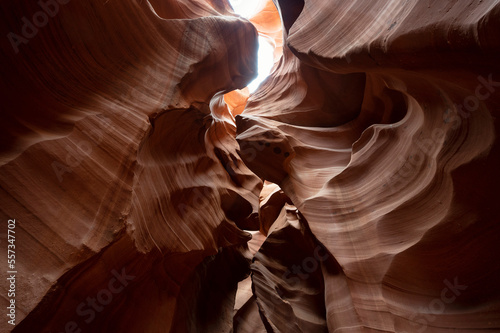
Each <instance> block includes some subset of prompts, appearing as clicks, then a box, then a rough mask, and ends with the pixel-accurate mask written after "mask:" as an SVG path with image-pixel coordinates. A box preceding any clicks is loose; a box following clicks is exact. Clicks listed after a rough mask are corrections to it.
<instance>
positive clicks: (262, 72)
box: [229, 0, 274, 93]
mask: <svg viewBox="0 0 500 333" xmlns="http://www.w3.org/2000/svg"><path fill="white" fill-rule="evenodd" d="M229 2H230V3H231V6H232V7H233V9H234V11H235V13H236V14H238V15H240V16H242V17H244V18H246V19H249V18H251V17H252V16H254V15H255V14H256V13H257V11H258V10H259V3H260V2H261V1H260V0H229ZM257 58H258V76H257V78H255V79H254V80H253V81H252V82H250V83H249V84H248V89H249V90H250V92H251V93H252V92H254V91H255V90H256V89H257V88H258V87H259V85H260V84H261V82H262V81H264V80H265V79H266V77H267V76H268V75H269V73H270V72H271V69H272V67H273V64H274V47H273V45H271V44H270V43H269V42H268V41H267V40H266V39H265V38H263V37H261V36H259V51H258V54H257Z"/></svg>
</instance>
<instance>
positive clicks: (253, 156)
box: [236, 0, 500, 332]
mask: <svg viewBox="0 0 500 333" xmlns="http://www.w3.org/2000/svg"><path fill="white" fill-rule="evenodd" d="M277 4H278V5H279V7H280V9H281V12H282V17H283V19H284V26H285V27H288V28H287V29H286V31H287V33H286V35H285V44H286V46H287V47H286V48H285V50H284V56H283V58H282V59H281V62H280V65H279V67H278V68H277V69H276V70H275V71H274V72H273V74H272V75H271V77H270V78H269V79H268V80H267V81H266V82H265V84H264V85H263V86H262V87H261V89H260V90H259V91H258V92H257V93H256V94H255V95H253V96H251V97H250V99H249V102H248V104H247V106H246V108H245V110H244V112H243V113H242V114H241V115H239V116H237V119H236V121H237V125H238V136H237V139H238V141H239V143H240V146H241V148H242V156H243V160H244V161H245V163H246V164H247V165H248V166H249V167H250V168H251V169H252V171H254V172H255V173H256V174H257V175H259V176H260V177H261V178H263V179H266V180H269V181H272V182H275V183H276V184H278V185H279V186H280V187H281V188H282V189H283V191H284V193H286V194H287V195H288V196H289V197H290V199H291V201H292V202H293V204H294V205H295V206H296V207H297V208H298V210H299V211H300V212H301V213H302V214H303V216H304V217H305V219H306V220H307V223H308V226H309V227H310V229H311V232H312V234H313V235H314V236H315V237H316V238H317V240H318V242H319V243H321V244H322V245H323V246H324V247H325V248H326V249H328V251H329V252H330V254H331V255H332V256H333V257H334V258H335V260H336V262H338V264H339V266H340V267H341V270H340V271H337V270H333V271H326V270H324V269H322V275H323V276H322V278H323V281H324V299H325V307H326V313H325V318H326V321H327V326H328V329H329V331H330V332H362V331H367V332H381V331H382V332H451V331H459V332H482V331H491V330H493V331H496V330H500V288H499V286H498V283H497V281H498V279H499V277H500V263H499V261H498V260H497V254H498V253H499V250H500V245H499V244H500V243H499V234H500V233H499V228H500V227H499V224H498V216H499V211H498V208H497V207H498V205H496V203H495V202H496V197H497V195H496V194H495V193H496V189H497V188H498V185H499V177H498V175H497V172H496V170H497V169H498V167H499V162H500V160H499V157H500V154H499V149H498V139H497V133H498V122H496V120H495V118H496V117H498V107H499V105H500V104H499V102H500V91H499V89H500V71H499V67H498V62H497V61H496V60H494V59H496V58H497V57H498V55H499V51H500V48H499V46H500V45H499V43H498V39H495V38H493V37H492V36H494V35H495V31H498V28H499V22H500V21H499V19H500V17H499V14H500V12H499V10H500V4H499V3H498V2H497V1H483V2H473V1H462V2H453V1H370V2H368V1H351V2H344V3H343V2H326V1H319V0H316V1H315V0H306V1H304V2H300V1H293V2H291V1H277ZM296 13H300V14H299V15H297V14H296ZM271 239H272V236H270V237H269V238H268V241H266V242H269V246H271V244H272V243H273V241H272V240H271ZM295 243H297V242H296V241H295ZM265 245H266V243H264V246H265ZM264 246H263V247H262V251H266V254H267V251H268V250H267V247H264ZM256 258H257V256H256ZM279 258H280V257H279V256H276V259H275V260H276V261H277V262H280V261H279V260H280V259H279ZM310 258H314V256H311V257H310ZM297 259H298V261H297V262H299V263H300V262H301V261H300V258H299V257H298V258H297ZM263 264H264V266H265V267H266V269H268V270H270V269H272V267H275V266H274V264H273V263H272V262H271V261H263ZM311 267H312V266H311ZM259 271H260V270H259ZM257 276H259V275H257ZM304 278H305V275H304ZM310 278H312V277H310ZM310 278H309V279H310ZM309 279H305V281H309ZM267 281H274V280H267ZM273 283H276V282H273ZM303 283H305V282H303ZM318 283H319V282H318ZM304 289H307V288H306V287H302V288H301V290H304ZM256 295H257V298H259V293H258V292H256ZM260 295H261V297H263V300H262V302H265V299H267V297H268V296H265V295H263V294H260ZM298 295H300V292H295V293H292V294H291V295H286V294H285V295H284V296H283V297H282V299H283V300H284V301H288V302H289V303H290V304H292V300H295V299H296V297H298ZM318 304H319V303H318ZM285 308H286V307H285V306H283V307H280V310H282V311H283V313H282V312H279V313H276V311H275V312H274V313H273V316H274V317H275V318H276V317H280V319H277V318H276V319H273V321H281V322H282V323H286V322H289V320H290V316H289V315H288V314H285V313H284V311H285V310H284V309H285ZM262 311H265V307H263V310H262ZM299 328H300V329H301V330H299ZM299 328H294V329H295V330H297V331H303V332H305V331H311V330H306V329H304V328H301V327H299ZM289 330H290V331H292V329H289ZM274 331H282V332H284V331H287V329H284V328H280V327H278V328H277V329H274ZM318 331H320V330H318Z"/></svg>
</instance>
